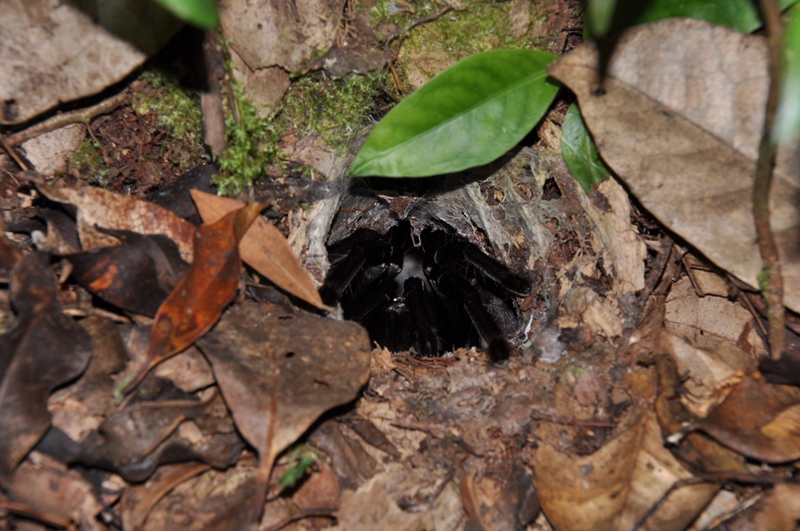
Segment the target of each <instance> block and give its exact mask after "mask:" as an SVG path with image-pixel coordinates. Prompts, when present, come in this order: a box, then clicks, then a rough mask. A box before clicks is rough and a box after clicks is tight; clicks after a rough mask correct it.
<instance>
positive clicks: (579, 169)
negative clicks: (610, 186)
mask: <svg viewBox="0 0 800 531" xmlns="http://www.w3.org/2000/svg"><path fill="white" fill-rule="evenodd" d="M561 156H563V157H564V162H566V163H567V167H569V171H570V172H571V173H572V175H573V177H575V179H577V180H578V182H579V183H580V185H581V187H582V188H583V191H584V192H586V195H589V194H591V193H592V185H594V184H598V183H600V181H602V180H603V179H607V178H608V176H609V175H611V170H609V169H608V166H606V164H605V162H603V159H601V158H600V155H598V154H597V148H595V146H594V142H593V141H592V137H591V135H590V134H589V130H588V129H586V124H584V123H583V118H582V117H581V113H580V111H579V110H578V106H577V105H576V104H575V103H573V104H572V105H570V107H569V110H567V116H566V118H564V126H563V128H562V129H561Z"/></svg>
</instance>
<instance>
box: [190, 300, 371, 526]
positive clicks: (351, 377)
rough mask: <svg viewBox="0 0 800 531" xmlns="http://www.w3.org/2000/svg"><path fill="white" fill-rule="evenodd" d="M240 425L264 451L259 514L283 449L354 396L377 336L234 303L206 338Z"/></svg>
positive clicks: (254, 510)
mask: <svg viewBox="0 0 800 531" xmlns="http://www.w3.org/2000/svg"><path fill="white" fill-rule="evenodd" d="M198 346H199V347H200V348H201V349H202V350H203V352H204V353H205V354H206V356H207V357H208V359H209V361H210V362H211V366H212V368H213V370H214V376H215V377H216V380H217V384H218V385H219V387H220V389H221V391H222V395H223V396H224V398H225V403H226V404H227V405H228V407H229V408H230V410H231V413H232V414H233V419H234V422H235V423H236V427H237V428H238V429H239V431H240V432H241V433H242V435H243V436H244V438H245V439H247V441H248V442H249V443H250V444H251V445H252V446H253V447H254V448H255V449H256V450H257V451H258V454H259V459H260V463H259V487H258V489H257V490H256V491H255V492H254V494H253V499H252V501H253V505H252V506H251V519H252V520H253V521H254V520H255V519H256V518H257V517H258V515H259V514H260V512H261V507H262V505H263V501H264V495H265V493H266V486H267V480H268V478H269V474H270V470H271V469H272V464H273V463H274V461H275V457H276V456H277V455H278V454H279V453H280V452H282V451H283V450H284V449H286V448H287V447H288V446H289V445H290V444H291V443H292V442H294V441H295V440H296V439H297V438H298V437H299V436H300V435H301V434H302V433H303V432H305V431H306V430H307V429H308V428H309V426H311V424H312V423H313V422H314V421H315V420H316V419H317V418H318V417H319V416H320V415H321V414H322V413H323V412H325V411H327V410H328V409H330V408H332V407H334V406H337V405H340V404H343V403H346V402H348V401H350V400H353V399H354V398H355V397H356V395H357V393H358V391H359V389H360V388H361V387H362V386H363V385H364V384H365V383H366V381H367V378H368V377H369V365H370V356H369V353H370V350H371V349H370V343H369V338H368V336H367V333H366V331H364V330H363V329H362V328H361V327H360V326H358V325H357V324H355V323H350V322H341V321H334V320H329V319H323V318H321V317H317V316H314V315H311V314H307V313H303V312H300V313H297V314H294V315H291V316H286V315H269V314H265V313H263V312H262V311H261V309H260V308H259V306H258V305H257V304H255V303H243V304H240V305H237V306H236V307H233V308H231V309H230V310H228V311H227V312H226V313H225V315H224V316H223V317H222V319H221V320H220V322H219V324H218V325H217V327H216V328H215V329H214V331H213V332H211V333H210V334H208V335H207V336H206V337H205V338H203V339H202V340H201V341H199V342H198Z"/></svg>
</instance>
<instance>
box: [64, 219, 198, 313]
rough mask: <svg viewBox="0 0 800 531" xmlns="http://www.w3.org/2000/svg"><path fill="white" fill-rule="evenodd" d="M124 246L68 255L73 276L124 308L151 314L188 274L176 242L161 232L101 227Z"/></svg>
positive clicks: (89, 288)
mask: <svg viewBox="0 0 800 531" xmlns="http://www.w3.org/2000/svg"><path fill="white" fill-rule="evenodd" d="M102 231H103V232H105V233H108V234H111V235H113V236H116V237H118V238H120V239H121V240H122V241H123V245H116V246H113V247H101V248H99V249H92V250H89V251H86V252H84V253H78V254H73V255H69V256H68V257H67V260H68V261H69V262H70V263H71V264H72V266H73V269H72V276H73V277H74V278H75V279H76V280H77V281H78V283H79V284H81V285H82V286H83V287H85V288H86V289H87V290H89V291H90V292H92V293H93V294H95V295H97V296H98V297H100V298H101V299H103V300H105V301H106V302H110V303H111V304H113V305H115V306H117V307H118V308H122V309H123V310H127V311H131V312H135V313H139V314H142V315H147V316H149V317H152V316H153V315H155V313H156V311H157V310H158V307H159V306H160V305H161V303H162V302H164V299H166V298H167V294H168V293H169V292H171V291H172V290H173V288H174V287H175V285H176V284H177V283H178V281H180V279H181V278H183V276H184V275H185V274H186V271H187V269H188V264H186V263H185V262H184V261H183V260H181V258H180V256H179V254H178V248H177V246H176V245H175V243H174V242H173V241H172V240H170V239H169V238H167V237H166V236H164V235H162V234H155V235H152V236H144V235H141V234H137V233H135V232H130V231H114V230H106V229H103V230H102Z"/></svg>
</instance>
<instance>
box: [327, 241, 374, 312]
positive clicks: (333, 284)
mask: <svg viewBox="0 0 800 531" xmlns="http://www.w3.org/2000/svg"><path fill="white" fill-rule="evenodd" d="M366 261H367V253H366V251H365V250H364V249H363V248H362V247H353V248H352V249H350V251H349V252H348V253H347V254H346V255H345V257H344V258H343V259H341V260H340V261H339V262H338V263H336V265H335V266H332V267H331V270H330V271H329V272H328V276H327V277H326V278H325V283H324V284H323V285H322V287H321V288H320V290H319V291H320V295H321V296H322V299H323V301H324V302H325V303H326V304H334V303H335V302H336V301H337V300H338V299H339V298H341V296H342V294H343V293H344V290H345V289H347V287H348V286H349V285H350V283H351V282H353V279H354V278H355V277H356V274H357V273H358V272H359V271H360V270H361V268H362V267H364V263H365V262H366Z"/></svg>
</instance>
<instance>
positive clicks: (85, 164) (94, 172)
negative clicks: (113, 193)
mask: <svg viewBox="0 0 800 531" xmlns="http://www.w3.org/2000/svg"><path fill="white" fill-rule="evenodd" d="M69 167H70V168H78V170H79V171H80V173H81V174H82V175H87V176H90V181H91V182H92V184H96V185H98V186H101V187H106V186H107V185H108V182H107V180H106V175H108V166H107V165H106V163H105V161H104V160H103V150H102V149H100V146H98V145H97V144H95V142H94V140H92V139H91V138H86V139H84V141H83V143H82V144H81V145H80V147H79V148H78V149H77V150H75V151H74V152H73V153H72V155H71V156H70V158H69Z"/></svg>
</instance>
